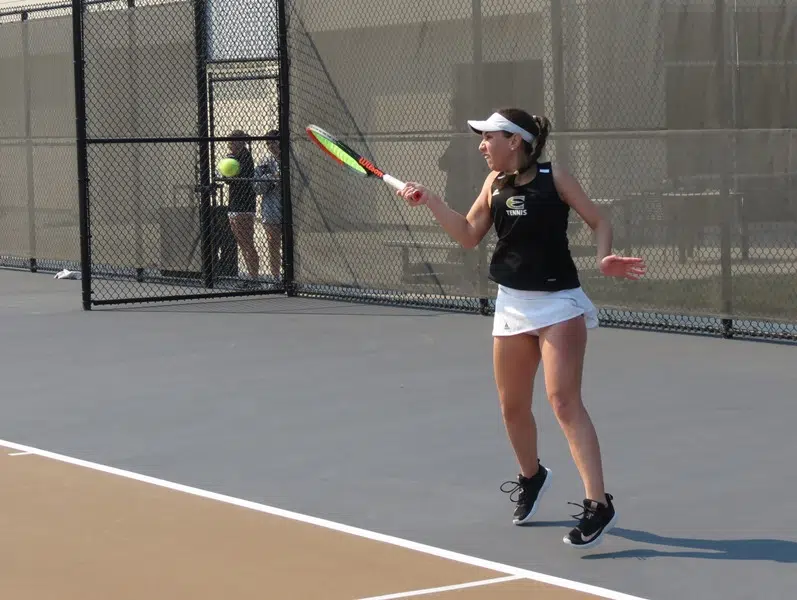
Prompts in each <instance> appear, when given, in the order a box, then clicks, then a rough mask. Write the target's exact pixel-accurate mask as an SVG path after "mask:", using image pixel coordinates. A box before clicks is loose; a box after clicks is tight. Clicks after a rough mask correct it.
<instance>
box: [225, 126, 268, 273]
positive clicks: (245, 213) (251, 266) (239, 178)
mask: <svg viewBox="0 0 797 600" xmlns="http://www.w3.org/2000/svg"><path fill="white" fill-rule="evenodd" d="M230 137H231V138H234V139H232V140H231V141H230V142H229V151H230V153H229V154H228V155H227V157H228V158H234V159H235V160H237V161H238V162H239V163H240V164H241V171H240V173H239V174H238V175H236V176H235V177H229V178H227V185H228V186H229V192H230V201H229V204H228V206H227V216H228V218H229V220H230V227H231V228H232V232H233V235H235V240H236V242H237V243H238V247H239V248H240V249H241V254H243V257H244V262H245V263H246V268H247V270H248V271H249V277H250V278H251V279H256V278H257V277H259V274H260V259H259V257H258V255H257V250H256V249H255V242H254V227H255V215H256V213H257V196H256V195H255V188H254V182H253V181H252V179H253V178H254V176H255V164H254V160H253V159H252V153H251V152H250V151H249V148H248V147H247V144H246V141H247V140H248V138H249V136H248V135H247V134H246V133H245V132H244V131H241V130H240V129H236V130H235V131H233V132H232V133H230Z"/></svg>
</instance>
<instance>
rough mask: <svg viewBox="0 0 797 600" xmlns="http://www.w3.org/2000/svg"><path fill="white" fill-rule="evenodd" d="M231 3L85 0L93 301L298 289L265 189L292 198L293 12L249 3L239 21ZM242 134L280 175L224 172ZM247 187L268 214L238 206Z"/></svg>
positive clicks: (78, 36)
mask: <svg viewBox="0 0 797 600" xmlns="http://www.w3.org/2000/svg"><path fill="white" fill-rule="evenodd" d="M230 1H231V0H177V1H174V2H169V3H164V2H162V1H161V0H128V1H127V3H126V4H120V3H119V2H99V3H98V2H96V0H79V1H78V0H76V1H75V5H76V10H74V11H73V26H74V28H75V52H76V56H77V57H78V60H77V65H78V68H77V69H76V75H75V83H76V88H77V91H76V94H77V100H78V101H77V114H76V117H77V125H78V126H77V136H78V165H79V169H80V177H79V180H80V200H81V228H82V234H83V235H82V236H81V237H82V247H81V258H82V264H83V306H84V308H86V309H89V308H90V307H91V306H97V305H107V304H121V303H132V302H152V301H165V300H184V299H193V298H205V297H215V296H234V295H251V294H269V293H280V292H283V291H284V290H285V285H284V273H285V272H286V270H287V269H285V268H284V267H283V261H284V260H285V259H284V258H283V257H284V256H285V253H284V252H282V246H283V242H282V238H283V237H284V236H283V235H282V223H281V219H279V217H280V216H281V211H280V210H276V211H270V212H269V215H270V216H271V219H270V220H267V222H266V224H264V223H263V221H262V219H261V216H262V215H261V201H260V200H261V198H260V196H257V197H255V194H256V193H260V194H261V195H262V194H264V193H265V194H267V199H269V200H270V205H274V204H275V203H277V204H279V203H281V202H282V200H281V198H282V194H281V191H282V185H281V179H280V175H279V173H280V172H281V169H279V166H280V161H279V160H278V159H279V155H280V152H279V147H280V139H281V138H280V132H281V131H282V130H283V129H284V128H282V127H280V120H281V118H282V116H283V114H282V110H281V109H282V100H281V97H280V93H281V90H282V89H284V86H283V85H280V81H281V77H284V76H285V74H284V73H282V72H281V70H280V61H279V56H280V53H279V52H278V48H277V44H278V29H279V28H278V27H277V23H278V15H277V12H276V11H277V10H279V7H278V5H277V4H274V5H271V6H270V7H268V6H264V5H262V4H260V3H252V4H251V6H249V7H246V6H244V7H241V6H239V5H238V4H237V3H236V4H235V14H236V20H237V21H239V22H237V23H235V24H233V25H235V27H232V28H230V23H229V18H228V19H226V20H224V19H221V18H220V16H221V15H223V14H228V15H229V11H230V9H231V8H232V5H231V6H224V5H225V4H230ZM225 28H226V29H228V30H226V29H225ZM266 49H271V51H266ZM236 130H240V131H243V132H245V133H246V136H247V139H246V140H245V144H246V146H247V148H248V149H249V150H250V152H251V153H252V156H253V158H254V164H255V166H258V165H260V164H261V163H264V162H265V164H266V165H267V166H270V167H271V168H270V169H267V170H266V173H267V175H268V176H267V177H263V178H261V179H260V180H256V179H254V177H253V174H252V173H243V174H242V176H241V177H244V176H245V177H246V180H244V181H242V180H241V179H240V178H239V180H238V181H235V182H233V181H230V180H226V179H224V178H222V177H220V174H219V173H218V172H217V164H218V161H219V160H220V159H221V158H223V157H224V155H226V154H227V152H228V147H227V146H228V144H229V143H230V141H231V140H232V139H233V138H234V137H236V136H234V135H232V134H233V132H235V131H236ZM286 133H287V132H286ZM250 170H251V169H250ZM235 186H237V189H238V190H240V189H241V188H242V187H243V188H247V187H248V188H249V190H250V191H249V192H245V193H244V194H243V195H245V196H247V207H246V209H245V212H250V210H251V211H254V214H251V213H250V214H243V215H241V214H238V215H234V214H228V213H229V211H230V210H232V209H233V208H234V207H232V206H230V202H229V200H230V196H231V194H230V192H231V188H233V187H235ZM234 195H235V197H236V198H240V197H241V196H242V194H241V193H240V191H238V192H235V193H234ZM250 205H251V206H250ZM278 208H279V207H278ZM272 212H274V214H276V217H274V215H273V214H271V213H272ZM282 212H284V211H282ZM256 263H259V264H256ZM255 269H257V270H256V271H255Z"/></svg>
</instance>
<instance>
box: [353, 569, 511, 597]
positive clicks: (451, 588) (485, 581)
mask: <svg viewBox="0 0 797 600" xmlns="http://www.w3.org/2000/svg"><path fill="white" fill-rule="evenodd" d="M518 579H526V578H525V577H523V576H521V575H509V576H507V577H496V578H495V579H482V580H481V581H471V582H469V583H458V584H456V585H447V586H444V587H436V588H426V589H425V590H413V591H411V592H400V593H398V594H388V595H387V596H371V597H368V598H360V600H395V599H396V598H412V597H413V596H425V595H427V594H436V593H438V592H453V591H456V590H464V589H467V588H474V587H481V586H483V585H493V584H496V583H504V582H505V581H517V580H518Z"/></svg>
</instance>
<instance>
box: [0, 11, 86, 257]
mask: <svg viewBox="0 0 797 600" xmlns="http://www.w3.org/2000/svg"><path fill="white" fill-rule="evenodd" d="M70 15H71V10H70V8H69V7H68V6H65V5H63V3H62V4H60V5H53V4H50V5H41V4H33V3H29V5H27V6H25V7H24V8H22V7H19V8H15V9H5V10H4V9H3V8H2V7H0V78H1V79H0V83H2V85H0V164H1V165H2V168H1V169H0V266H2V267H10V268H23V269H30V270H33V271H36V270H40V269H41V270H48V271H53V270H61V269H64V268H70V269H79V268H80V244H79V239H80V236H79V228H78V186H77V179H76V177H75V164H76V159H75V110H74V107H75V94H74V79H73V77H72V20H71V16H70Z"/></svg>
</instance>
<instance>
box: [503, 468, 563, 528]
mask: <svg viewBox="0 0 797 600" xmlns="http://www.w3.org/2000/svg"><path fill="white" fill-rule="evenodd" d="M538 462H539V461H538ZM550 485H551V470H550V469H548V468H547V467H543V466H542V465H540V467H539V469H538V470H537V472H536V473H535V474H534V476H533V477H523V475H518V476H517V481H516V482H515V481H505V482H504V483H503V484H501V491H502V492H504V493H505V494H509V499H510V500H511V501H512V502H514V503H515V504H516V505H517V506H516V507H515V513H514V515H512V522H513V523H514V524H515V525H525V524H526V523H528V522H529V521H530V520H531V518H532V517H533V516H534V513H536V512H537V508H538V507H539V505H540V497H541V496H542V494H543V492H544V491H545V490H547V489H548V487H549V486H550ZM506 486H511V487H508V488H506ZM505 488H506V489H505ZM515 493H517V497H515Z"/></svg>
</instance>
